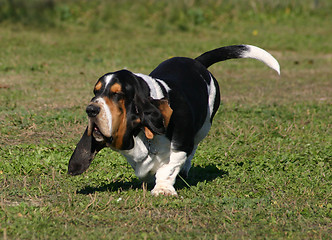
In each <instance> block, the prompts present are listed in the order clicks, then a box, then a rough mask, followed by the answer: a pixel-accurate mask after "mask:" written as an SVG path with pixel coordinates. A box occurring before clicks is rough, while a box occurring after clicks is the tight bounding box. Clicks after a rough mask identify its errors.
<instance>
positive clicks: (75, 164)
mask: <svg viewBox="0 0 332 240" xmlns="http://www.w3.org/2000/svg"><path fill="white" fill-rule="evenodd" d="M105 146H106V145H105V143H103V142H97V141H96V140H95V139H94V137H93V136H92V135H91V134H90V136H88V128H86V130H85V132H84V134H83V136H82V138H81V140H80V141H79V142H78V144H77V146H76V148H75V150H74V153H73V154H72V156H71V158H70V160H69V164H68V174H70V175H79V174H81V173H83V172H84V171H85V170H87V169H88V167H89V166H90V163H91V162H92V160H93V158H94V157H95V155H96V154H97V153H98V152H99V151H100V150H101V149H103V148H104V147H105Z"/></svg>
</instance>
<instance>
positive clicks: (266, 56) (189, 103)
mask: <svg viewBox="0 0 332 240" xmlns="http://www.w3.org/2000/svg"><path fill="white" fill-rule="evenodd" d="M233 58H254V59H257V60H260V61H262V62H263V63H265V64H266V65H268V66H269V67H270V68H272V69H274V70H275V71H277V73H278V74H279V75H280V66H279V63H278V61H277V60H276V59H275V58H274V57H273V56H272V55H271V54H270V53H268V52H266V51H265V50H263V49H261V48H259V47H256V46H251V45H233V46H226V47H221V48H217V49H214V50H212V51H209V52H206V53H204V54H202V55H200V56H199V57H197V58H195V59H192V58H186V57H174V58H171V59H168V60H166V61H164V62H162V63H161V64H160V65H159V66H157V68H156V69H154V70H153V71H152V72H151V73H150V74H149V75H144V74H138V73H132V72H130V71H128V70H120V71H116V72H111V73H107V74H105V75H103V76H102V77H101V78H99V80H98V81H97V83H96V84H95V86H94V90H93V92H94V97H93V98H92V99H91V101H90V103H89V105H88V106H87V108H86V113H87V115H88V126H87V128H86V130H85V132H84V134H83V136H82V138H81V140H80V141H79V142H78V144H77V146H76V148H75V150H74V152H73V154H72V156H71V158H70V160H69V165H68V173H69V174H70V175H78V174H81V173H83V172H84V171H85V170H87V169H88V167H89V165H90V163H91V161H92V160H93V158H94V157H95V155H96V154H97V153H98V152H99V151H100V150H101V149H103V148H105V147H109V148H111V149H113V150H115V151H117V152H120V153H121V154H122V155H123V156H125V157H126V159H127V161H128V163H129V164H130V165H131V166H132V168H133V169H134V171H135V174H136V176H137V177H138V178H140V179H142V180H143V181H149V180H152V181H154V183H155V185H154V188H153V189H152V191H151V193H152V195H154V196H158V195H165V196H177V192H176V190H175V188H174V186H173V185H174V183H175V180H176V177H177V175H178V174H181V176H184V177H187V176H188V172H189V169H190V167H191V161H192V159H193V157H194V154H195V151H196V149H197V146H198V143H199V142H200V141H202V140H203V139H204V138H205V137H206V135H207V134H208V132H209V130H210V128H211V124H212V119H213V117H214V116H215V114H216V112H217V110H218V107H219V105H220V92H219V86H218V82H217V80H216V79H215V78H214V76H213V75H212V74H211V73H210V72H209V71H208V70H207V68H208V67H210V66H211V65H213V64H214V63H217V62H220V61H224V60H227V59H233Z"/></svg>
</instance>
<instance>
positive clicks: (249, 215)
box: [0, 0, 332, 240]
mask: <svg viewBox="0 0 332 240" xmlns="http://www.w3.org/2000/svg"><path fill="white" fill-rule="evenodd" d="M9 3H12V5H10V4H9ZM331 11H332V3H331V2H330V1H329V0H320V1H314V0H303V1H282V0H276V1H262V0H253V1H245V0H238V1H230V0H223V1H222V0H218V1H212V0H207V1H175V0H171V1H168V2H166V1H157V0H151V1H143V0H139V1H135V2H133V1H129V0H128V1H112V2H108V1H106V0H105V1H103V0H99V1H84V0H78V1H66V0H62V1H41V0H33V1H29V3H24V1H20V0H17V1H4V0H0V103H1V104H0V239H1V238H2V239H6V240H7V239H82V238H85V239H331V236H332V219H331V218H332V188H331V185H332V171H331V167H332V166H331V163H332V130H331V124H332V68H331V66H332V31H331V22H332V15H331V14H330V13H331ZM241 43H246V44H251V45H256V46H259V47H262V48H264V49H266V50H268V51H269V52H271V53H272V54H273V55H274V56H275V57H276V58H277V59H278V61H279V63H280V65H281V76H280V77H279V76H278V75H277V74H276V73H275V72H273V71H272V70H271V69H269V68H267V67H266V66H264V65H263V64H262V63H260V62H257V61H255V60H248V59H241V60H230V61H227V62H222V63H218V64H215V65H214V66H212V67H211V68H210V71H211V72H212V73H213V74H214V76H215V77H216V78H217V79H218V81H219V84H220V88H221V94H222V96H221V98H222V105H221V107H220V109H219V111H218V113H217V115H216V117H215V120H214V122H213V126H212V129H211V131H210V133H209V135H208V137H207V138H206V139H205V140H204V141H203V142H202V143H201V144H200V146H199V148H198V150H197V153H196V155H195V158H194V161H193V167H192V169H191V171H190V173H189V178H188V179H187V180H183V179H180V178H179V179H178V180H177V183H176V189H177V192H178V194H179V197H178V198H175V197H163V196H160V197H152V196H151V194H150V192H149V191H150V190H151V189H152V187H153V186H150V185H148V186H145V185H142V183H141V182H140V181H139V180H138V179H137V178H136V177H135V175H134V171H133V170H132V169H131V167H130V166H129V164H128V163H127V162H126V160H125V159H124V157H122V156H121V155H119V154H118V153H116V152H113V151H111V150H110V149H104V150H102V151H101V152H100V153H99V154H98V155H97V157H96V158H95V159H94V161H93V162H92V164H91V166H90V168H89V169H88V171H87V172H85V173H84V174H82V175H80V176H76V177H72V176H68V175H67V164H68V161H69V158H70V156H71V154H72V152H73V150H74V148H75V145H76V143H77V142H78V140H79V138H80V137H81V135H82V133H83V131H84V129H85V127H86V125H87V117H86V113H85V107H86V105H87V103H88V102H89V100H90V99H91V98H92V96H93V86H94V84H95V82H96V81H97V79H98V78H99V77H100V76H102V75H103V74H104V73H107V72H111V71H116V70H119V69H122V68H127V69H129V70H131V71H133V72H141V73H145V74H148V73H150V72H151V71H152V70H153V69H154V68H155V67H156V66H157V65H158V64H159V63H160V62H161V61H163V60H165V59H167V58H170V57H172V56H186V57H193V58H194V57H197V56H198V55H199V54H201V53H203V52H205V51H208V50H211V49H213V48H217V47H220V46H226V45H232V44H241Z"/></svg>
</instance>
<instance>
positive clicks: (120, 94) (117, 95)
mask: <svg viewBox="0 0 332 240" xmlns="http://www.w3.org/2000/svg"><path fill="white" fill-rule="evenodd" d="M123 97H124V94H123V92H111V98H112V100H113V101H116V102H117V101H120V100H121V99H123Z"/></svg>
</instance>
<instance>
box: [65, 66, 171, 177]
mask: <svg viewBox="0 0 332 240" xmlns="http://www.w3.org/2000/svg"><path fill="white" fill-rule="evenodd" d="M94 95H95V96H94V97H93V98H92V99H91V101H90V103H89V105H88V106H87V108H86V112H87V114H88V120H89V122H88V127H87V129H86V131H85V133H84V134H83V137H82V139H81V140H80V142H79V143H78V144H77V147H76V149H75V151H74V153H73V155H72V157H71V159H70V161H69V166H68V172H69V174H71V175H77V174H81V173H82V172H84V171H85V170H86V169H87V168H88V167H89V165H90V163H91V161H92V159H93V158H94V156H95V154H96V153H97V152H98V151H99V150H101V149H102V148H104V147H106V146H109V147H111V148H112V149H115V150H128V149H131V148H132V147H133V146H134V138H133V136H135V135H137V134H138V133H139V132H140V131H144V132H145V135H146V137H147V138H148V139H152V138H153V137H154V135H155V134H164V133H165V131H166V127H167V125H168V122H169V120H170V116H171V114H172V110H171V108H170V107H169V105H168V101H167V100H166V99H160V100H155V99H152V98H151V97H150V89H149V86H148V85H147V83H146V82H145V81H143V79H141V78H140V77H139V76H137V75H135V74H133V73H132V72H130V71H127V70H121V71H118V72H114V73H108V74H105V75H104V76H102V77H101V78H100V79H99V80H98V81H97V83H96V85H95V87H94Z"/></svg>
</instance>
